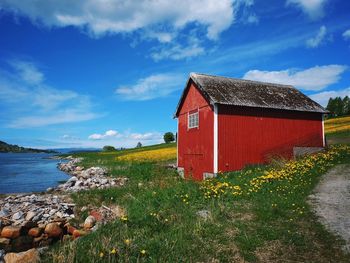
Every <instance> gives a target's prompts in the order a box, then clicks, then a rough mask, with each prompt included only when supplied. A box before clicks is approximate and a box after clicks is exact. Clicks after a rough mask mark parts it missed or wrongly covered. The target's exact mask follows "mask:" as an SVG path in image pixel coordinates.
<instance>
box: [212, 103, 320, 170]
mask: <svg viewBox="0 0 350 263" xmlns="http://www.w3.org/2000/svg"><path fill="white" fill-rule="evenodd" d="M218 107H219V109H218V112H219V114H218V135H219V138H218V148H219V149H218V152H219V156H218V159H219V160H218V162H219V163H218V169H219V171H232V170H239V169H242V168H244V166H246V165H248V164H257V163H265V162H267V161H269V159H271V158H273V157H276V156H283V157H287V158H289V157H292V155H293V147H295V146H302V147H306V146H307V147H322V146H323V134H322V114H320V113H310V112H296V111H283V110H274V109H262V108H249V107H234V106H224V105H219V106H218Z"/></svg>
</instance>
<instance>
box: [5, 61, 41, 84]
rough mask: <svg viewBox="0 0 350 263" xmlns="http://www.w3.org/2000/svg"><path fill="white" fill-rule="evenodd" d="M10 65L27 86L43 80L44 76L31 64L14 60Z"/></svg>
mask: <svg viewBox="0 0 350 263" xmlns="http://www.w3.org/2000/svg"><path fill="white" fill-rule="evenodd" d="M10 64H11V66H12V67H13V68H14V69H16V70H17V71H18V74H19V76H20V77H21V78H22V79H23V80H24V81H25V82H27V83H29V84H40V83H41V82H42V81H43V80H44V74H43V73H41V72H40V71H39V70H38V69H37V68H36V66H35V65H34V64H33V63H30V62H24V61H20V60H14V61H11V62H10Z"/></svg>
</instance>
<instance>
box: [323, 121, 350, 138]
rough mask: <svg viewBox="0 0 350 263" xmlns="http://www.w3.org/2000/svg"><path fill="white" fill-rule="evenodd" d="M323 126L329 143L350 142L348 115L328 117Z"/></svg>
mask: <svg viewBox="0 0 350 263" xmlns="http://www.w3.org/2000/svg"><path fill="white" fill-rule="evenodd" d="M324 128H325V133H326V139H327V142H328V143H329V144H337V143H346V144H350V116H347V117H339V118H333V119H328V120H326V121H325V123H324Z"/></svg>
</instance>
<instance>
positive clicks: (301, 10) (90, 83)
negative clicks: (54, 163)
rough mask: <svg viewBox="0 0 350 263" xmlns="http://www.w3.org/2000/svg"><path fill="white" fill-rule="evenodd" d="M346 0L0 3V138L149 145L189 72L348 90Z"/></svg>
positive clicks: (329, 92)
mask: <svg viewBox="0 0 350 263" xmlns="http://www.w3.org/2000/svg"><path fill="white" fill-rule="evenodd" d="M349 14H350V1H344V0H271V1H265V0H220V1H217V0H190V1H186V0H173V1H168V0H134V1H132V0H75V1H71V0H60V1H58V0H28V1H23V0H0V140H4V141H6V142H9V143H15V144H20V145H23V146H31V147H41V148H56V147H101V146H103V145H106V144H108V145H114V146H116V147H121V146H124V147H131V146H135V145H136V143H137V142H138V141H140V142H142V143H143V144H145V145H146V144H153V143H158V142H160V141H161V140H162V134H163V133H164V132H167V131H173V132H175V131H176V120H174V119H173V118H172V117H173V113H174V110H175V107H176V104H177V102H178V99H179V97H180V94H181V92H182V89H183V88H184V85H185V82H186V79H187V77H188V75H189V73H190V72H201V73H208V74H217V75H224V76H230V77H237V78H245V79H252V80H262V81H268V82H278V83H284V84H292V85H294V86H296V87H297V88H299V89H301V90H302V91H303V92H304V93H306V94H308V95H310V96H311V97H312V98H313V99H315V100H316V101H318V102H319V103H320V104H322V105H325V104H326V103H327V100H328V98H329V97H330V96H333V97H334V96H345V95H350V69H349V66H350V17H349Z"/></svg>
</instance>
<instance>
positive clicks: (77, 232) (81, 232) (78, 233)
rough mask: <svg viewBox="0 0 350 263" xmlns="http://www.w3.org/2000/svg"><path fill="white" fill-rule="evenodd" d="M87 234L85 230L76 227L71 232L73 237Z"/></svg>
mask: <svg viewBox="0 0 350 263" xmlns="http://www.w3.org/2000/svg"><path fill="white" fill-rule="evenodd" d="M87 234H88V233H87V232H86V231H83V230H78V229H76V230H74V232H73V238H74V239H76V238H78V237H82V236H86V235H87Z"/></svg>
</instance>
